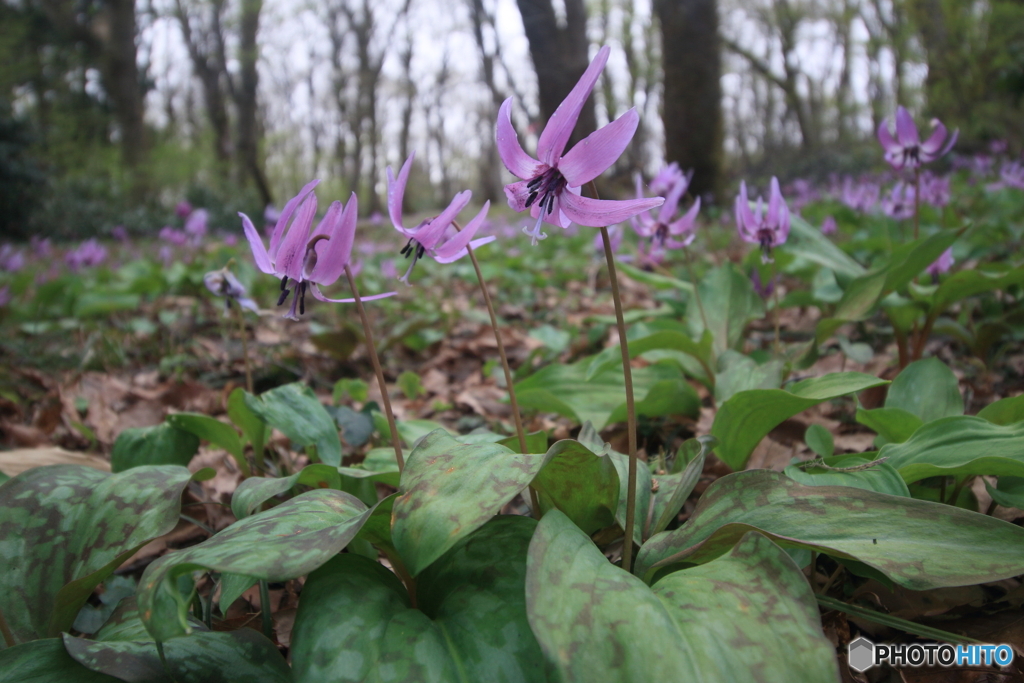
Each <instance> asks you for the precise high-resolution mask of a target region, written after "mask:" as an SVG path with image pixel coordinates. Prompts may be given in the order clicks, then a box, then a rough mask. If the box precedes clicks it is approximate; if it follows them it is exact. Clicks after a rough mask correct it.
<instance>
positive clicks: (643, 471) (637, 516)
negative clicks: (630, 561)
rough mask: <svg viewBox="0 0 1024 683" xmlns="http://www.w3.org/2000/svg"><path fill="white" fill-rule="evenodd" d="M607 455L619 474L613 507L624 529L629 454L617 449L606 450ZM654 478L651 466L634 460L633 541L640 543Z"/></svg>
mask: <svg viewBox="0 0 1024 683" xmlns="http://www.w3.org/2000/svg"><path fill="white" fill-rule="evenodd" d="M608 457H609V458H611V460H612V464H614V465H615V471H616V472H618V474H619V505H618V507H617V508H616V509H615V521H616V522H617V523H618V525H619V526H620V527H621V528H622V530H623V532H625V530H626V511H627V510H628V509H629V506H628V502H629V499H628V498H627V497H626V496H627V495H628V493H629V456H628V455H626V454H625V453H619V452H618V451H613V450H610V449H609V451H608ZM653 484H654V479H653V478H652V477H651V468H650V467H649V466H648V465H647V463H646V462H644V461H643V460H640V459H637V461H636V489H635V490H636V497H635V500H636V504H635V505H634V506H633V542H634V543H637V544H639V543H641V542H642V541H643V538H644V527H645V526H646V525H647V512H648V510H650V509H651V487H652V485H653Z"/></svg>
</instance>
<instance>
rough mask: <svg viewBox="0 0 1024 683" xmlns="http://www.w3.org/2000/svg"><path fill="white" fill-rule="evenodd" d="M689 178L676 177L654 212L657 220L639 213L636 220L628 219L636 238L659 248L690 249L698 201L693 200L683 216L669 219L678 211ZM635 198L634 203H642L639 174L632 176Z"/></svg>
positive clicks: (634, 218) (646, 214) (641, 187)
mask: <svg viewBox="0 0 1024 683" xmlns="http://www.w3.org/2000/svg"><path fill="white" fill-rule="evenodd" d="M692 175H693V174H692V172H691V173H687V174H683V173H680V174H679V175H678V176H676V179H675V184H674V185H672V186H671V187H670V188H669V189H668V194H667V195H666V197H665V203H664V204H662V205H661V208H660V209H659V210H658V217H657V219H655V218H654V217H653V216H651V212H650V211H641V212H640V213H638V214H637V215H636V216H633V217H632V218H630V223H631V225H632V226H633V230H635V231H636V233H637V234H638V235H640V236H641V237H644V238H647V239H649V240H651V242H652V243H657V245H658V246H659V247H668V248H669V249H681V248H683V247H688V246H690V243H691V242H693V239H694V237H696V236H697V233H696V220H697V213H698V212H699V211H700V197H697V200H696V201H695V202H694V203H693V205H692V206H691V207H690V208H689V209H688V210H687V211H686V213H684V214H683V215H682V216H680V217H679V218H678V219H676V220H672V218H673V217H674V215H675V213H676V209H677V208H678V207H679V202H680V200H682V198H683V195H684V194H686V190H687V188H688V187H689V186H690V178H691V177H692ZM636 196H637V199H642V198H643V196H644V192H643V183H642V181H641V179H640V176H639V174H638V175H637V176H636ZM678 237H682V239H675V238H678Z"/></svg>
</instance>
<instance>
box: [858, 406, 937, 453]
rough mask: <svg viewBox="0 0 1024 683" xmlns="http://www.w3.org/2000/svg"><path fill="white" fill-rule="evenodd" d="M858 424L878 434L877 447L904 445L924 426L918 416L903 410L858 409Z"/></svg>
mask: <svg viewBox="0 0 1024 683" xmlns="http://www.w3.org/2000/svg"><path fill="white" fill-rule="evenodd" d="M857 422H859V423H861V424H862V425H864V426H865V427H867V428H868V429H870V430H871V431H873V432H875V433H877V434H878V436H879V438H878V439H875V445H876V446H879V445H882V444H886V443H903V442H904V441H906V440H907V439H909V438H910V437H911V436H913V434H914V432H916V431H917V430H918V429H920V428H921V425H923V424H924V422H922V421H921V418H919V417H918V416H917V415H914V414H913V413H909V412H907V411H906V410H903V409H902V408H874V409H872V410H863V409H858V410H857Z"/></svg>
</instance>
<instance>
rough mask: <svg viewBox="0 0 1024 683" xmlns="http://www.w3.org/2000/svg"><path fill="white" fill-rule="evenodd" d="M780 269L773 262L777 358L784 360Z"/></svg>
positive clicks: (773, 310) (772, 277) (772, 278)
mask: <svg viewBox="0 0 1024 683" xmlns="http://www.w3.org/2000/svg"><path fill="white" fill-rule="evenodd" d="M778 272H779V268H778V266H776V265H775V261H772V275H771V280H770V282H771V283H773V284H772V301H774V302H775V306H774V308H773V309H772V313H774V315H773V316H772V317H773V318H775V357H776V358H782V339H781V332H780V331H779V327H780V326H779V283H778V282H777V278H778Z"/></svg>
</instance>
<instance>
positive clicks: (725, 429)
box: [711, 372, 887, 470]
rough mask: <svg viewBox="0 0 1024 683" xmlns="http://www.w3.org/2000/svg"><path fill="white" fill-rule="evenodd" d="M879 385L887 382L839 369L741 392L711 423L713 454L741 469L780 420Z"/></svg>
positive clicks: (728, 402)
mask: <svg viewBox="0 0 1024 683" xmlns="http://www.w3.org/2000/svg"><path fill="white" fill-rule="evenodd" d="M880 384H887V382H886V381H885V380H883V379H878V378H877V377H872V376H871V375H865V374H864V373H861V372H839V373H834V374H831V375H825V376H824V377H813V378H811V379H805V380H804V381H802V382H797V383H796V384H794V385H792V386H791V387H790V388H789V390H788V391H786V390H783V389H753V390H750V391H741V392H740V393H738V394H735V395H734V396H733V397H732V398H730V399H729V400H728V401H726V402H725V403H723V404H722V405H721V406H720V407H719V409H718V413H717V414H716V415H715V421H714V424H712V426H711V435H712V436H714V437H716V438H717V439H718V441H719V444H718V447H717V448H716V449H715V453H716V454H717V455H718V457H719V458H721V459H722V460H723V461H724V462H725V463H726V464H727V465H729V467H731V468H733V469H734V470H738V469H741V468H742V467H743V466H744V465H745V464H746V462H747V459H748V458H749V457H750V454H751V453H752V452H753V451H754V448H756V447H757V444H758V443H760V442H761V439H763V438H764V437H765V435H766V434H768V432H770V431H771V430H772V429H774V428H775V427H776V426H778V425H779V424H781V423H782V422H783V421H785V420H787V419H789V418H791V417H793V416H794V415H796V414H797V413H799V412H801V411H804V410H807V409H808V408H811V407H813V406H816V405H818V404H819V403H822V402H824V401H828V400H830V399H833V398H838V397H840V396H845V395H847V394H852V393H856V392H858V391H863V390H864V389H868V388H870V387H875V386H878V385H880Z"/></svg>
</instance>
